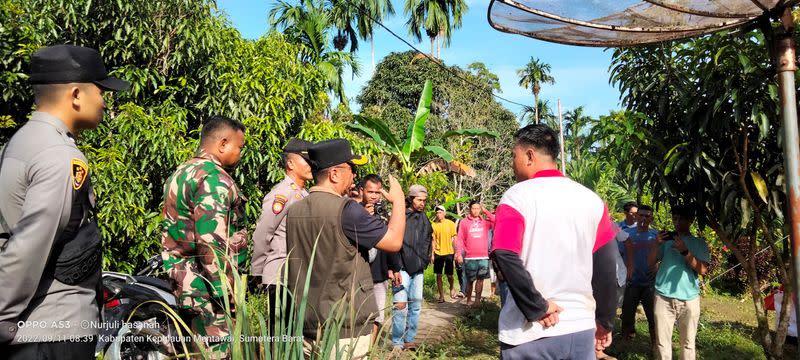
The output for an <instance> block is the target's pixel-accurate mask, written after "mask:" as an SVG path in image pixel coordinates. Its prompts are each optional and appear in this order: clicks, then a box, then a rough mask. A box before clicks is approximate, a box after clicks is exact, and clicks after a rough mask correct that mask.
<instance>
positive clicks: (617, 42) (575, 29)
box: [488, 0, 797, 47]
mask: <svg viewBox="0 0 800 360" xmlns="http://www.w3.org/2000/svg"><path fill="white" fill-rule="evenodd" d="M787 2H791V3H796V2H797V0H791V1H787V0H646V1H642V0H492V2H491V4H490V5H489V14H488V16H489V23H490V24H491V26H492V27H494V28H495V29H497V30H500V31H504V32H508V33H513V34H520V35H524V36H529V37H532V38H536V39H540V40H545V41H552V42H557V43H563V44H572V45H583V46H602V47H619V46H633V45H639V44H648V43H654V42H660V41H666V40H673V39H680V38H685V37H690V36H697V35H702V34H708V33H712V32H715V31H720V30H724V29H729V28H734V27H739V26H742V25H744V24H747V23H749V22H751V21H753V20H754V19H756V18H757V17H759V16H761V15H762V14H765V13H768V12H769V11H770V10H772V9H775V8H777V7H784V6H787V4H786V3H787Z"/></svg>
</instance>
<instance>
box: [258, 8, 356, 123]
mask: <svg viewBox="0 0 800 360" xmlns="http://www.w3.org/2000/svg"><path fill="white" fill-rule="evenodd" d="M342 17H343V15H342V14H341V12H336V11H332V8H330V7H328V6H327V5H326V3H325V2H323V1H321V0H302V1H299V2H298V3H296V4H295V3H288V2H285V1H278V2H277V3H275V4H274V5H273V7H272V8H271V9H270V11H269V22H270V26H271V27H272V28H273V29H277V30H280V31H282V32H283V33H284V34H285V35H286V38H287V39H288V40H289V41H290V42H292V43H295V44H299V45H301V46H302V51H301V54H302V56H301V57H300V58H301V59H302V60H303V62H306V63H311V64H314V65H315V66H316V67H317V68H318V69H319V70H320V71H321V72H322V73H323V74H324V75H325V80H326V82H327V85H328V87H327V89H328V91H329V92H330V93H331V94H333V95H335V96H336V97H337V98H338V100H339V102H340V104H341V105H342V106H344V107H345V108H346V107H347V104H348V101H347V96H346V95H345V93H344V80H343V77H342V76H343V75H344V71H345V69H346V68H348V67H349V68H350V70H351V71H352V73H353V76H357V75H358V74H359V72H360V71H361V70H360V69H361V68H360V65H359V63H358V61H357V59H356V57H355V55H354V54H353V53H352V51H354V50H355V49H356V47H357V46H358V45H357V38H356V37H355V36H356V33H355V31H356V30H355V29H353V28H352V24H351V22H350V21H349V18H348V19H346V20H348V21H345V20H343V19H342ZM337 24H338V25H339V26H342V28H339V30H337V29H336V26H337ZM345 27H346V28H345ZM334 32H337V34H336V35H333V33H334ZM348 38H349V39H350V41H351V44H352V45H353V47H352V48H351V52H345V51H342V50H343V49H344V47H345V46H346V45H347V41H348Z"/></svg>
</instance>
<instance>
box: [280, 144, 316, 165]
mask: <svg viewBox="0 0 800 360" xmlns="http://www.w3.org/2000/svg"><path fill="white" fill-rule="evenodd" d="M313 145H314V143H312V142H310V141H305V140H302V139H291V140H289V142H288V143H286V147H284V148H283V152H285V153H287V154H289V153H291V154H297V155H300V156H302V157H303V158H304V159H306V160H310V159H309V157H308V148H310V147H311V146H313Z"/></svg>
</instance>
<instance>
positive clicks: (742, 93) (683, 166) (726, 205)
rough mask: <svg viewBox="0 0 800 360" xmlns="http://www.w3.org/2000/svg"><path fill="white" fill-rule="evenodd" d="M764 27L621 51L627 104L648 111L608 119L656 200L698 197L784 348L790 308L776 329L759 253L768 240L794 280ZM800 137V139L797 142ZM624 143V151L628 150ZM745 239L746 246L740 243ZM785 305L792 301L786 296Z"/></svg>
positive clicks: (775, 343) (763, 338) (702, 215)
mask: <svg viewBox="0 0 800 360" xmlns="http://www.w3.org/2000/svg"><path fill="white" fill-rule="evenodd" d="M769 53H770V51H769V46H768V41H767V39H765V37H764V35H763V34H762V33H761V32H749V33H746V34H742V35H737V36H734V35H732V34H729V33H719V34H715V35H710V36H706V37H702V38H698V39H694V40H690V41H686V42H674V43H668V44H664V45H662V46H651V47H641V48H631V49H624V50H616V51H615V52H614V56H613V62H612V69H611V71H612V77H611V79H612V81H613V82H614V83H616V84H617V85H618V86H619V88H620V90H621V92H622V93H623V94H624V97H623V103H624V104H625V106H626V107H627V108H628V109H630V110H632V111H636V112H640V113H641V114H643V116H641V117H633V118H629V119H628V120H630V121H628V122H625V123H616V124H610V123H608V124H602V121H601V126H606V130H607V131H608V132H607V133H608V134H613V135H609V137H607V138H606V141H608V142H613V143H615V144H617V145H619V146H620V147H619V148H616V149H615V150H614V152H616V153H620V152H624V153H625V154H626V156H625V158H624V159H625V161H624V164H623V165H624V166H625V168H626V169H627V170H628V171H630V174H631V175H632V177H633V178H634V179H635V181H636V182H637V183H638V184H639V186H648V187H650V189H652V191H653V195H654V197H655V199H657V200H665V201H668V202H669V203H672V204H675V203H693V204H697V205H698V206H699V210H700V212H699V220H700V222H701V224H703V223H707V224H709V226H710V227H711V228H713V229H714V231H715V232H716V234H717V235H718V236H719V237H720V238H721V240H722V241H723V242H724V244H725V245H726V246H727V247H728V248H729V249H731V251H732V252H733V253H734V254H735V256H736V258H737V259H738V260H739V262H741V263H742V266H743V268H744V270H745V271H746V272H747V274H748V280H749V284H748V287H749V291H750V294H751V295H752V297H753V301H754V308H755V314H756V317H757V320H758V332H757V337H758V339H759V341H760V342H761V344H762V346H763V348H764V351H765V353H766V354H767V355H768V356H769V357H771V358H781V357H782V356H783V342H784V337H785V334H786V331H785V330H786V324H787V322H786V320H787V319H788V313H787V312H783V313H782V314H781V320H782V326H781V327H779V330H778V333H777V334H776V335H771V334H770V332H769V323H768V319H767V316H766V311H765V310H764V307H763V302H762V297H763V296H762V295H763V294H762V293H761V285H762V284H764V283H765V282H769V281H772V280H773V279H763V278H760V277H759V276H758V273H757V271H756V264H755V261H756V257H755V256H754V252H755V251H757V250H759V249H761V248H763V247H770V248H771V252H772V255H773V256H772V259H773V264H772V266H774V267H775V268H776V269H777V272H778V279H777V280H779V281H780V282H781V283H782V284H785V285H787V289H791V286H790V284H791V282H790V281H789V280H790V272H789V271H788V267H787V266H786V264H787V263H788V259H787V258H786V257H785V256H784V254H783V253H782V251H781V249H780V247H779V245H780V244H779V241H778V240H779V239H780V238H781V236H782V235H783V234H784V231H783V215H782V212H783V209H784V207H785V193H784V180H783V177H784V175H783V158H782V151H781V147H782V146H784V145H786V144H781V137H780V128H779V126H778V125H777V124H778V119H779V116H778V109H779V101H778V89H777V86H776V85H775V83H774V82H773V81H772V79H773V78H774V75H775V73H774V67H772V65H771V63H772V62H771V61H770V58H769ZM793 145H794V146H796V144H793ZM622 149H624V150H622ZM741 240H744V241H745V243H747V244H748V246H746V247H745V246H742V247H740V246H737V245H738V244H741V243H742V242H741ZM784 305H786V303H784Z"/></svg>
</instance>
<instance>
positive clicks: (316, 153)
mask: <svg viewBox="0 0 800 360" xmlns="http://www.w3.org/2000/svg"><path fill="white" fill-rule="evenodd" d="M308 156H309V157H310V158H311V163H312V165H313V166H314V167H315V168H317V169H320V170H321V169H327V168H329V167H331V166H336V165H339V164H344V163H351V164H353V165H364V164H366V163H367V162H368V160H367V157H366V156H363V155H353V149H352V148H351V147H350V142H349V141H347V140H345V139H333V140H326V141H320V142H318V143H316V144H314V146H312V147H310V148H309V149H308Z"/></svg>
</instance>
